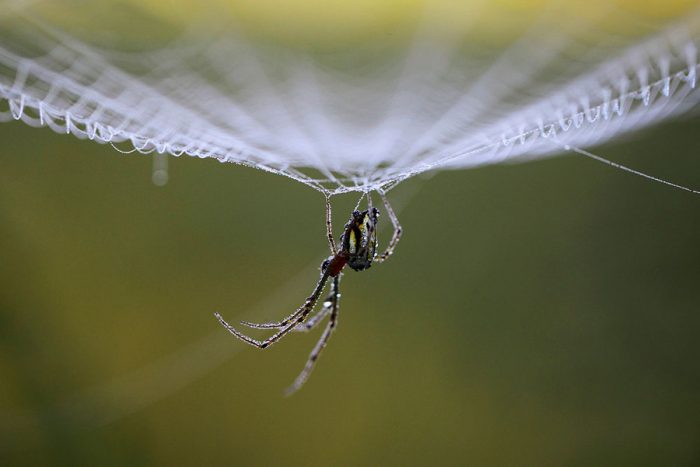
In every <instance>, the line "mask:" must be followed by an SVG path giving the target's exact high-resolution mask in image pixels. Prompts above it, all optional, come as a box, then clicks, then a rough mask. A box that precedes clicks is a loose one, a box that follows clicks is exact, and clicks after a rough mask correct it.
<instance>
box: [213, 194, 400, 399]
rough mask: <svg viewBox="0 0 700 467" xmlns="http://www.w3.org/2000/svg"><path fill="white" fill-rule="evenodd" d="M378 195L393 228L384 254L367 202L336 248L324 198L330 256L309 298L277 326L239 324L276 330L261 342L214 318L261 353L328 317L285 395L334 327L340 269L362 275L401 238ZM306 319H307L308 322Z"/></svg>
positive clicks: (376, 216) (308, 369)
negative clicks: (319, 305)
mask: <svg viewBox="0 0 700 467" xmlns="http://www.w3.org/2000/svg"><path fill="white" fill-rule="evenodd" d="M379 195H380V196H381V198H382V202H383V203H384V207H385V208H386V212H387V214H388V215H389V218H390V219H391V223H392V224H393V226H394V235H393V236H392V238H391V241H389V246H388V247H387V249H386V251H384V253H382V254H381V255H377V251H376V250H377V230H376V228H377V222H378V220H379V210H378V209H377V208H375V207H372V206H371V202H370V203H369V204H370V206H369V207H368V209H366V210H365V211H357V210H355V211H353V212H352V215H351V216H350V220H349V221H348V222H347V223H346V224H345V227H344V229H343V233H342V235H341V236H340V248H337V247H336V244H335V239H334V238H333V226H332V224H331V203H330V199H329V198H326V235H327V238H328V244H329V246H330V249H331V256H329V257H328V258H327V259H326V260H324V261H323V263H321V278H320V279H319V280H318V283H317V284H316V287H315V288H314V290H313V292H312V293H311V295H310V296H309V297H308V298H307V299H306V300H305V301H304V304H303V305H302V306H300V307H299V308H298V309H297V310H296V311H295V312H294V313H292V314H291V315H289V316H288V317H287V318H285V319H284V320H282V321H280V322H278V323H249V322H246V321H242V322H241V324H243V325H245V326H248V327H251V328H255V329H277V332H276V333H275V334H273V335H272V336H270V337H269V338H267V339H265V340H263V341H259V340H256V339H253V338H251V337H248V336H246V335H245V334H242V333H241V332H240V331H238V330H236V329H235V328H234V327H233V326H231V325H230V324H228V323H227V322H226V321H224V319H223V318H222V317H221V315H220V314H218V313H216V314H215V315H216V317H217V318H218V320H219V321H220V322H221V324H222V325H223V326H224V327H225V328H226V329H227V330H228V331H229V332H230V333H231V334H233V335H234V336H236V337H237V338H239V339H241V340H242V341H244V342H247V343H248V344H250V345H253V346H255V347H258V348H260V349H265V348H267V347H269V346H271V345H272V344H274V343H275V342H277V341H278V340H280V339H281V338H282V337H284V336H285V335H287V334H288V333H289V332H291V331H310V330H311V329H313V328H314V327H315V326H316V325H317V324H318V323H320V322H321V320H323V318H325V317H326V316H327V315H330V317H329V320H328V325H327V326H326V329H325V330H324V331H323V334H322V335H321V338H320V339H319V341H318V343H317V344H316V346H315V347H314V349H313V350H312V351H311V354H310V355H309V359H308V360H307V362H306V366H305V367H304V369H303V370H302V372H301V373H300V374H299V376H298V377H297V379H296V380H295V381H294V383H293V384H292V386H291V387H290V388H289V390H288V393H292V392H294V391H296V390H297V389H299V388H300V387H301V386H302V385H303V384H304V382H305V381H306V379H307V378H308V377H309V374H310V373H311V371H312V370H313V367H314V364H315V363H316V360H317V359H318V356H319V355H320V353H321V351H322V350H323V348H324V347H325V346H326V343H327V342H328V339H329V338H330V335H331V333H332V332H333V330H334V329H335V327H336V324H337V322H338V307H339V303H338V302H339V300H340V291H339V285H340V277H341V276H342V271H343V268H344V267H345V266H346V265H347V266H349V267H350V268H351V269H354V270H355V271H364V270H365V269H368V268H369V267H370V266H372V262H377V263H380V262H382V261H384V260H385V259H387V258H388V257H389V256H391V254H392V253H393V251H394V247H395V246H396V243H397V242H398V241H399V238H401V226H400V225H399V221H398V219H397V218H396V215H395V214H394V211H393V210H392V209H391V205H390V204H389V201H388V200H387V199H386V196H385V195H384V192H383V191H379ZM368 199H370V198H369V196H368ZM329 278H332V279H333V282H332V283H331V291H330V293H329V294H328V296H327V297H326V299H325V300H324V301H323V306H322V308H321V309H320V310H319V311H318V312H317V313H316V314H315V315H313V316H311V317H310V318H309V314H311V312H312V311H313V309H314V307H315V306H316V303H317V302H318V299H319V297H320V296H321V293H322V292H323V288H324V286H325V285H326V282H328V279H329ZM307 318H309V319H308V321H307Z"/></svg>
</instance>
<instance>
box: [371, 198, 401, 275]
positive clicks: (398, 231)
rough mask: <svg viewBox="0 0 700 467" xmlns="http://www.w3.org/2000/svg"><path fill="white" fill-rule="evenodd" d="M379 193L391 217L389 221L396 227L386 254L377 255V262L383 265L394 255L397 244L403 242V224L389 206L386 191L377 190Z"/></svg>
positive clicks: (385, 251) (375, 259)
mask: <svg viewBox="0 0 700 467" xmlns="http://www.w3.org/2000/svg"><path fill="white" fill-rule="evenodd" d="M377 193H379V196H380V197H381V198H382V202H383V203H384V208H385V209H386V213H387V215H388V216H389V219H390V220H391V224H392V225H393V226H394V234H393V235H392V236H391V240H390V241H389V245H387V247H386V250H384V253H382V254H380V255H377V257H376V258H374V261H375V262H377V263H381V262H383V261H385V260H386V259H387V258H389V256H391V255H392V254H393V253H394V248H396V244H397V243H399V240H401V233H402V230H401V224H399V218H398V217H396V213H394V210H393V209H391V204H389V200H388V199H387V197H386V193H384V190H377Z"/></svg>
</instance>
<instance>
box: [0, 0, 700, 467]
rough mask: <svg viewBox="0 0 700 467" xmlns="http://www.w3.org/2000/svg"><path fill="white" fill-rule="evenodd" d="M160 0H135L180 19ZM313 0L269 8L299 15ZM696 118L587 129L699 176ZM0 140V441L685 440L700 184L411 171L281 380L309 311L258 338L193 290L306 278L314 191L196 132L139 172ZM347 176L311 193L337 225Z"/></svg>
mask: <svg viewBox="0 0 700 467" xmlns="http://www.w3.org/2000/svg"><path fill="white" fill-rule="evenodd" d="M69 3H70V2H69ZM139 3H141V2H139ZM176 3H181V2H174V3H173V2H170V3H168V2H162V1H160V2H159V1H155V0H153V1H149V2H144V5H145V7H149V8H151V10H152V13H153V14H155V15H163V17H165V18H167V20H168V21H172V18H173V17H181V18H186V17H187V10H186V9H185V10H178V9H177V8H173V9H164V7H163V5H170V6H172V5H175V4H176ZM185 3H186V2H185ZM282 3H285V2H282ZM287 3H288V2H287ZM336 3H337V2H336ZM413 3H415V4H416V5H418V4H419V3H420V2H413ZM413 3H412V4H413ZM517 3H521V4H527V3H528V2H517V1H510V2H507V1H504V2H500V4H501V5H500V7H502V8H510V7H513V6H514V4H517ZM538 3H542V2H535V1H533V2H529V4H531V6H532V5H535V6H537V4H538ZM575 3H578V4H582V2H575ZM588 3H590V2H588ZM619 3H622V4H628V7H629V5H633V4H634V2H619ZM688 3H689V2H683V1H677V2H651V3H650V4H649V5H651V6H649V7H648V8H650V11H652V10H653V11H652V14H657V13H658V11H657V10H660V9H662V7H663V8H668V9H669V10H673V8H676V7H677V8H681V7H686V6H687V5H688ZM159 5H160V8H159V7H158V6H159ZM241 5H243V6H241ZM246 5H248V3H246V2H241V3H240V4H239V6H241V8H243V9H245V8H248V7H250V5H253V3H250V5H248V6H246ZM362 5H363V6H361V8H365V7H367V2H364V3H362ZM416 5H414V6H413V7H412V8H417V6H416ZM674 5H675V7H674ZM43 6H45V7H46V8H48V9H50V8H51V7H52V4H51V3H44V4H43ZM390 6H391V5H389V6H386V7H384V8H383V11H384V10H385V11H387V12H389V13H390V12H391V11H393V10H391V8H390ZM250 8H252V7H250ZM250 8H249V9H248V10H246V11H248V12H249V13H250V12H252V13H250V15H252V16H250V17H252V18H254V19H250V20H249V21H251V22H252V23H251V24H256V23H255V21H260V22H261V23H265V22H268V21H273V20H274V18H273V19H270V17H268V16H266V14H268V13H269V14H273V13H274V14H273V16H275V15H277V17H278V19H277V20H279V18H284V17H285V10H284V8H273V7H267V8H266V9H264V11H265V12H267V13H265V14H262V13H260V11H263V10H260V11H258V13H260V14H258V13H255V12H256V11H257V10H255V8H253V9H252V10H251V9H250ZM166 10H167V11H166ZM63 11H64V14H65V18H66V19H70V20H75V17H74V15H73V14H72V13H70V14H68V13H66V12H70V11H74V10H63ZM108 11H109V10H104V11H103V13H104V12H107V13H108ZM305 11H306V10H305ZM401 11H402V12H403V13H405V14H406V15H407V17H409V18H410V17H413V16H415V15H413V13H411V11H410V10H409V9H407V10H406V11H407V12H406V11H404V10H401ZM664 11H667V10H664ZM107 13H104V14H105V15H107V16H109V15H108V14H107ZM166 13H170V16H168V15H166ZM315 13H316V10H314V8H311V7H309V9H308V11H307V14H308V15H309V16H308V18H307V23H305V22H304V21H302V20H300V19H298V18H297V20H295V21H289V22H287V23H285V24H287V25H290V26H289V28H290V29H289V30H288V31H287V30H282V31H281V32H280V30H278V29H275V33H276V34H279V35H280V36H279V37H281V40H287V39H288V37H292V36H293V37H297V38H299V37H301V39H299V40H303V41H306V40H311V41H313V34H312V35H310V36H308V37H307V36H303V37H302V36H299V34H301V33H300V32H299V31H301V30H304V31H306V30H307V29H306V27H305V25H307V24H316V25H318V24H325V25H326V29H327V26H328V24H327V21H328V19H327V18H326V19H325V20H322V21H315V20H314V14H315ZM389 13H387V15H388V16H382V15H375V16H373V18H375V19H376V18H379V20H381V21H379V20H378V22H376V23H371V22H367V21H365V22H363V21H362V18H360V19H358V20H357V22H353V21H350V22H348V24H349V25H350V26H348V29H347V30H343V31H340V32H338V34H339V35H343V34H344V35H345V36H343V37H344V38H343V39H342V40H349V39H347V38H348V37H365V36H364V35H366V34H370V35H371V34H373V33H372V32H371V31H375V32H376V31H380V32H381V31H383V29H382V28H386V27H388V26H387V25H390V24H392V23H391V21H394V20H396V18H394V17H393V16H392V15H391V14H389ZM414 13H415V12H414ZM55 14H57V13H55ZM239 14H240V12H239ZM256 15H258V16H256ZM243 16H245V14H243ZM301 16H303V15H301ZM124 18H126V19H129V18H130V17H129V16H128V15H126V16H125V17H124ZM256 18H257V19H256ZM392 18H394V19H393V20H392ZM387 21H388V22H387ZM396 21H399V20H396ZM77 22H78V21H77V20H76V23H77ZM370 23H371V24H370ZM295 24H296V29H295V26H294V25H295ZM357 24H359V25H360V26H362V27H364V26H367V24H370V26H371V27H369V26H367V27H368V28H369V29H366V30H365V29H362V27H359V26H358V27H355V26H353V25H357ZM363 25H364V26H363ZM64 26H66V27H68V26H70V25H64ZM73 26H75V25H73ZM326 29H324V28H321V30H320V31H315V32H314V34H324V33H325V31H326ZM368 31H370V32H368ZM263 33H264V31H263ZM127 39H134V37H132V36H129V37H127V38H125V39H124V40H125V41H126V40H127ZM136 39H138V37H137V38H136ZM338 40H341V39H338ZM137 42H138V40H137ZM698 132H700V121H698V120H697V119H696V120H692V119H689V120H682V121H675V122H669V123H666V124H664V125H662V126H658V127H655V128H651V129H646V130H643V131H641V132H639V133H637V134H636V135H635V136H634V138H631V139H627V140H618V141H616V142H614V143H610V144H606V145H604V146H600V147H598V148H596V152H597V153H598V154H601V155H604V156H605V157H607V158H610V159H612V160H615V161H617V162H621V163H623V164H628V165H630V166H632V167H635V168H637V169H640V170H643V171H645V172H648V173H650V174H653V175H655V176H658V177H661V178H666V179H670V180H672V181H675V182H678V183H681V184H687V185H689V186H693V187H700V175H698V174H700V160H699V159H698V157H697V155H698V153H699V152H700V141H699V140H698V138H697V135H698ZM0 141H2V146H1V149H0V465H2V466H5V465H8V466H15V465H60V466H76V465H90V466H125V465H128V466H142V465H242V466H258V465H260V466H267V465H285V466H287V465H289V466H293V465H300V466H301V465H303V466H327V465H353V466H354V465H397V466H405V465H489V466H491V465H496V466H501V465H507V466H537V467H542V466H549V465H551V466H560V465H567V466H601V465H611V466H624V465H630V466H640V465H649V466H658V465H674V466H686V465H688V466H690V465H698V463H700V422H699V420H700V364H699V363H698V361H699V357H700V341H699V340H698V338H697V336H698V333H699V330H700V314H698V308H699V307H698V303H700V287H699V286H698V284H699V283H700V270H699V269H700V268H699V265H700V250H699V249H698V246H697V245H698V238H700V200H699V199H698V197H697V196H694V195H691V194H688V193H686V192H683V191H677V190H673V189H670V188H668V187H664V186H661V185H658V184H654V183H652V182H649V181H647V180H643V179H641V178H639V177H634V176H631V175H629V174H625V173H623V172H620V171H616V170H614V169H611V168H609V167H606V166H603V165H601V164H597V163H595V162H593V161H591V160H588V159H585V158H582V157H579V156H566V157H558V158H552V159H548V160H543V161H538V162H533V163H528V164H521V165H504V166H493V167H485V168H480V169H477V170H472V171H461V172H447V173H440V174H437V175H435V176H434V177H432V178H428V177H423V178H416V179H411V180H409V181H407V182H405V183H404V184H402V185H400V186H399V187H398V188H396V189H395V190H393V191H392V192H391V193H390V199H391V200H392V202H393V203H394V206H395V208H397V210H399V218H400V220H401V222H402V224H403V226H404V229H405V232H404V238H403V240H402V241H401V243H400V244H399V246H398V248H397V250H396V254H395V256H394V257H392V258H391V260H389V261H388V262H387V263H386V264H383V265H381V266H376V267H373V268H372V269H371V270H369V271H367V272H366V273H363V274H357V273H355V272H354V271H348V272H347V273H346V274H345V277H344V280H343V283H342V294H343V298H342V301H341V314H340V323H339V328H338V331H337V332H336V333H335V335H334V337H333V339H332V340H331V342H330V344H329V347H328V348H327V350H326V351H325V353H324V355H323V357H322V358H321V360H320V362H319V364H318V366H317V369H316V371H315V372H314V374H313V375H312V377H311V379H310V381H309V382H308V383H307V384H306V386H305V387H304V388H303V389H302V390H301V391H300V392H299V393H298V394H296V395H294V396H293V397H291V398H284V397H283V396H282V391H283V389H284V388H285V387H287V386H288V385H289V384H290V383H291V382H292V381H293V379H294V377H295V376H296V375H297V373H298V372H299V371H300V370H301V368H302V367H303V365H304V362H305V361H306V358H307V355H308V352H309V351H310V350H311V348H312V347H313V345H314V344H315V342H316V339H317V337H318V333H314V334H312V335H305V334H294V335H292V336H290V337H288V338H287V339H285V340H284V341H283V342H282V343H280V344H279V345H276V346H274V347H272V348H271V349H269V350H267V351H265V352H260V351H256V350H254V349H252V348H248V347H246V346H244V345H243V344H241V343H240V342H238V341H236V340H235V339H234V338H233V337H232V336H230V335H229V334H228V333H227V332H226V331H225V330H223V329H222V328H221V327H220V326H219V324H218V323H217V322H216V320H215V319H214V317H213V312H214V311H219V312H221V313H222V314H223V316H224V317H225V318H226V319H228V320H229V321H231V322H236V321H237V320H239V319H249V320H255V321H265V320H268V319H274V318H278V317H281V316H283V315H286V314H288V313H289V312H290V311H291V310H292V309H294V308H295V307H297V306H298V305H299V304H300V303H301V301H302V300H303V299H304V298H305V297H306V296H307V294H308V293H309V292H310V291H311V289H312V288H313V286H314V284H315V281H316V279H317V277H318V273H317V267H318V264H319V263H320V262H321V260H322V259H323V258H324V257H325V256H326V255H327V244H326V240H325V236H324V224H323V198H322V196H320V195H319V194H318V193H317V192H315V191H313V190H311V189H309V188H308V187H305V186H302V185H301V184H297V183H295V182H293V181H291V180H288V179H285V178H282V177H276V176H273V175H269V174H265V173H263V172H259V171H255V170H252V169H248V168H243V167H239V166H235V165H228V164H223V165H222V164H219V163H217V162H214V161H211V160H196V159H192V158H180V159H174V158H171V159H170V160H169V163H170V182H169V183H168V184H167V185H166V186H164V187H156V186H154V185H153V184H152V183H151V166H152V159H151V157H150V156H140V155H129V156H123V155H120V154H119V153H117V152H116V151H114V150H113V149H112V148H111V147H109V146H99V145H97V144H95V143H92V142H84V141H79V140H77V139H75V138H73V137H67V136H62V135H57V134H54V133H52V132H51V131H49V130H46V129H42V130H35V129H31V128H29V127H27V126H25V125H23V124H19V123H7V124H2V125H0ZM356 200H357V196H356V195H347V196H343V197H337V198H334V206H335V218H334V221H335V226H336V234H337V235H339V233H340V232H339V228H340V227H341V226H342V225H343V223H344V222H345V221H346V218H347V215H348V213H349V211H350V210H351V209H352V207H353V206H354V204H355V202H356ZM379 235H380V242H382V243H383V244H386V241H387V240H388V238H389V236H390V229H389V227H388V225H387V219H386V216H385V217H384V218H383V219H382V223H381V224H380V234H379Z"/></svg>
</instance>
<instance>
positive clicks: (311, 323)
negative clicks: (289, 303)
mask: <svg viewBox="0 0 700 467" xmlns="http://www.w3.org/2000/svg"><path fill="white" fill-rule="evenodd" d="M332 297H333V291H331V293H330V294H328V296H327V297H326V298H325V299H324V300H323V307H322V308H321V309H320V310H319V311H317V312H316V313H315V314H313V315H311V317H310V318H309V319H308V320H307V321H306V322H305V323H301V324H297V325H296V326H295V327H294V329H292V331H295V332H296V331H303V332H307V331H310V330H312V329H313V328H315V327H316V326H317V325H318V323H320V322H321V321H322V320H323V318H325V317H326V315H328V313H330V311H331V306H332ZM241 324H242V325H244V326H248V327H249V328H253V329H280V328H283V327H284V326H285V325H286V322H285V321H281V322H279V323H251V322H249V321H241Z"/></svg>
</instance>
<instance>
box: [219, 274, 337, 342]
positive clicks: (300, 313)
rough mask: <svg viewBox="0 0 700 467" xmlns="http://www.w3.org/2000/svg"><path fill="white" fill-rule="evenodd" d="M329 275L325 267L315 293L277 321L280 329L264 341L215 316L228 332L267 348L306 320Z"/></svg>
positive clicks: (244, 340)
mask: <svg viewBox="0 0 700 467" xmlns="http://www.w3.org/2000/svg"><path fill="white" fill-rule="evenodd" d="M329 277H330V275H329V274H328V271H326V270H325V269H324V270H322V272H321V278H320V279H319V280H318V283H317V284H316V288H315V289H314V291H313V293H312V294H311V295H310V296H309V297H308V298H307V299H306V300H305V301H304V304H303V305H302V306H300V307H299V308H298V309H297V310H296V311H295V312H294V313H292V314H291V315H289V316H288V317H286V318H285V319H284V320H282V321H280V322H279V323H276V324H278V325H279V326H275V327H277V328H279V331H278V332H276V333H275V334H273V335H272V336H270V337H268V338H267V339H265V340H264V341H259V340H257V339H253V338H252V337H248V336H246V335H245V334H243V333H241V332H240V331H238V330H236V329H235V328H234V327H233V326H231V325H230V324H228V323H227V322H226V321H225V320H224V319H223V318H222V317H221V315H220V314H219V313H214V316H216V319H218V320H219V322H220V323H221V325H222V326H223V327H225V328H226V329H227V330H228V332H230V333H231V334H233V335H234V336H236V337H237V338H239V339H240V340H242V341H243V342H246V343H248V344H250V345H252V346H254V347H257V348H259V349H266V348H267V347H269V346H271V345H272V344H274V343H275V342H277V341H278V340H280V339H281V338H282V337H284V336H285V335H286V334H288V333H289V332H290V331H292V330H293V329H294V328H295V327H296V326H297V325H298V324H301V323H303V322H304V321H305V320H306V317H307V316H308V315H309V313H311V311H312V310H313V309H314V306H315V305H316V302H317V301H318V297H319V296H320V295H321V292H322V291H323V287H324V286H325V285H326V282H327V281H328V278H329Z"/></svg>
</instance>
